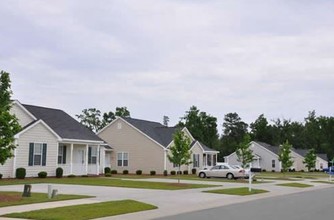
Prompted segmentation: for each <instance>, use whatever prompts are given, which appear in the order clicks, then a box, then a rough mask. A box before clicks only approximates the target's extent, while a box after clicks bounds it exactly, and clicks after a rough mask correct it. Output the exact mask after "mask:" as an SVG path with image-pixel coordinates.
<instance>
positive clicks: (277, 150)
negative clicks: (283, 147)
mask: <svg viewBox="0 0 334 220" xmlns="http://www.w3.org/2000/svg"><path fill="white" fill-rule="evenodd" d="M255 143H257V144H259V145H261V146H262V147H264V148H266V149H267V150H269V151H271V152H273V153H274V154H276V155H278V153H279V147H277V146H272V145H270V144H267V143H264V142H259V141H255Z"/></svg>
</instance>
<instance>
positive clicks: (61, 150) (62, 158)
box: [58, 145, 66, 164]
mask: <svg viewBox="0 0 334 220" xmlns="http://www.w3.org/2000/svg"><path fill="white" fill-rule="evenodd" d="M58 164H66V146H65V145H60V146H59V147H58Z"/></svg>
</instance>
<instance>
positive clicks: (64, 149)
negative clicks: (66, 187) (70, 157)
mask: <svg viewBox="0 0 334 220" xmlns="http://www.w3.org/2000/svg"><path fill="white" fill-rule="evenodd" d="M63 164H66V146H63Z"/></svg>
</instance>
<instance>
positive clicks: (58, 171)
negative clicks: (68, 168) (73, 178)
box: [56, 167, 64, 178]
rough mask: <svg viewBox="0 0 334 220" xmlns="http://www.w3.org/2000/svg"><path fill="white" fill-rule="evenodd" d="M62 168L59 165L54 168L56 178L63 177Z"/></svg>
mask: <svg viewBox="0 0 334 220" xmlns="http://www.w3.org/2000/svg"><path fill="white" fill-rule="evenodd" d="M63 172H64V171H63V168H61V167H58V168H57V169H56V177H57V178H62V177H63Z"/></svg>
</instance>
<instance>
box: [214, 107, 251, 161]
mask: <svg viewBox="0 0 334 220" xmlns="http://www.w3.org/2000/svg"><path fill="white" fill-rule="evenodd" d="M247 127H248V125H247V124H246V123H245V122H243V121H242V120H241V118H240V117H239V115H238V114H237V113H235V112H234V113H228V114H226V115H225V116H224V123H223V135H222V137H221V143H222V149H221V152H220V155H219V156H220V157H222V156H224V155H229V154H231V153H232V152H234V151H235V150H236V148H237V146H238V145H239V143H241V142H242V140H243V137H244V136H245V134H247V133H248V132H247ZM220 159H222V158H220Z"/></svg>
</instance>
